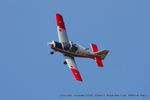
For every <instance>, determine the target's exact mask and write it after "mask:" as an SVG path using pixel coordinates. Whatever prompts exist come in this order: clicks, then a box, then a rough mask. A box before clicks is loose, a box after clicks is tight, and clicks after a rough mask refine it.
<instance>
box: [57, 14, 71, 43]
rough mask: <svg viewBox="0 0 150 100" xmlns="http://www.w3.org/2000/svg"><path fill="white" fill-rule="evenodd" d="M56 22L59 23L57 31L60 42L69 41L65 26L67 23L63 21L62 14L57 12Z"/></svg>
mask: <svg viewBox="0 0 150 100" xmlns="http://www.w3.org/2000/svg"><path fill="white" fill-rule="evenodd" d="M56 23H57V32H58V39H59V42H68V41H69V40H68V36H67V32H66V28H65V24H64V21H63V17H62V16H61V15H60V14H58V13H57V14H56Z"/></svg>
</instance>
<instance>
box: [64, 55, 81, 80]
mask: <svg viewBox="0 0 150 100" xmlns="http://www.w3.org/2000/svg"><path fill="white" fill-rule="evenodd" d="M64 57H65V59H66V62H67V64H68V66H69V68H70V70H71V72H72V74H73V76H74V78H75V79H76V80H78V81H82V78H81V76H80V73H79V70H78V68H77V65H76V63H75V60H74V57H70V56H67V55H64Z"/></svg>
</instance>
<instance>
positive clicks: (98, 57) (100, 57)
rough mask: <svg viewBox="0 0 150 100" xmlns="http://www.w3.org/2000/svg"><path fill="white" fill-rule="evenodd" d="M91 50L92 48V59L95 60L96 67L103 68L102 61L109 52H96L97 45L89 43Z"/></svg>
mask: <svg viewBox="0 0 150 100" xmlns="http://www.w3.org/2000/svg"><path fill="white" fill-rule="evenodd" d="M91 48H92V52H93V53H95V55H96V56H95V57H94V59H95V60H96V63H97V66H101V67H103V63H102V60H104V58H105V57H106V55H107V54H108V52H109V50H101V51H98V48H97V45H96V44H93V43H91Z"/></svg>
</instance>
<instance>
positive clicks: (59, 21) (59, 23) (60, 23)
mask: <svg viewBox="0 0 150 100" xmlns="http://www.w3.org/2000/svg"><path fill="white" fill-rule="evenodd" d="M56 23H57V26H59V27H60V28H63V29H64V30H65V29H66V28H65V24H64V21H63V17H62V16H61V15H60V14H58V13H56Z"/></svg>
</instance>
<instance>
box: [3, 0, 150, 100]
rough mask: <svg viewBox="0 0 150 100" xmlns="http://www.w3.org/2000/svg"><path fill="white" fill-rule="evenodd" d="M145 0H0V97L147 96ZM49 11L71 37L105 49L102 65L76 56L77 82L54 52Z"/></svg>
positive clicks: (149, 68) (149, 25)
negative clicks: (51, 46)
mask: <svg viewBox="0 0 150 100" xmlns="http://www.w3.org/2000/svg"><path fill="white" fill-rule="evenodd" d="M149 4H150V1H149V0H2V1H0V12H1V15H0V27H1V29H0V33H1V34H0V38H1V39H0V45H1V52H0V55H1V56H0V59H1V62H0V100H51V99H53V100H100V99H103V100H120V99H121V100H148V99H149V96H150V78H149V76H150V63H149V58H150V53H149V51H150V46H149V43H150V39H149V37H150V35H149V33H150V13H149V12H150V6H149ZM55 13H60V14H62V15H63V17H64V21H65V24H66V29H67V33H68V37H69V39H70V40H71V41H73V42H75V43H79V44H81V45H82V46H84V47H87V48H90V43H96V44H97V45H98V47H99V49H109V50H110V53H109V54H108V56H107V57H106V59H105V60H104V61H103V63H104V68H100V67H97V66H96V63H95V61H94V60H91V59H85V58H76V62H77V65H78V69H79V71H80V73H81V76H82V79H83V82H78V81H76V80H75V79H74V77H73V75H72V73H71V71H70V70H69V68H68V66H66V65H64V64H63V62H64V57H63V56H62V54H60V53H55V55H50V54H49V52H50V51H51V49H50V48H49V47H48V46H47V42H48V41H52V40H56V41H57V40H58V38H57V30H56V20H55ZM61 94H72V95H75V94H92V95H95V94H105V95H106V94H126V95H128V94H146V95H147V96H146V97H141V96H139V97H129V96H126V97H108V96H104V97H87V96H84V97H76V96H72V97H62V96H60V95H61Z"/></svg>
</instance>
